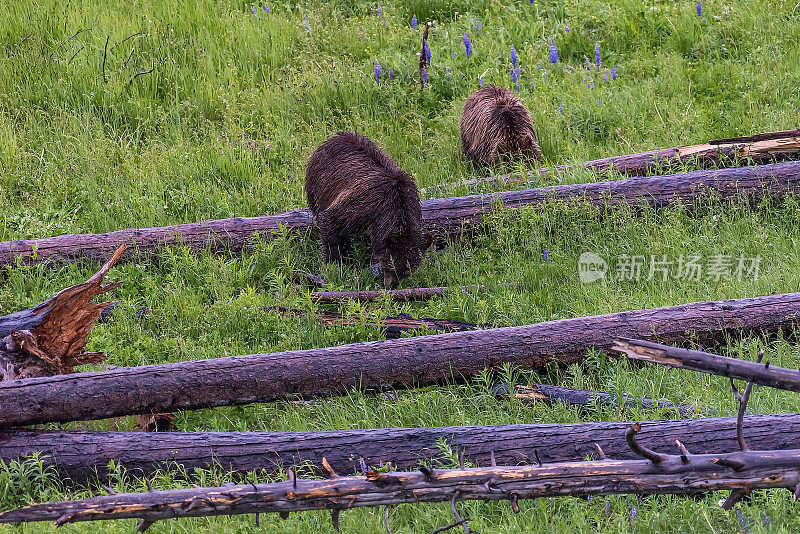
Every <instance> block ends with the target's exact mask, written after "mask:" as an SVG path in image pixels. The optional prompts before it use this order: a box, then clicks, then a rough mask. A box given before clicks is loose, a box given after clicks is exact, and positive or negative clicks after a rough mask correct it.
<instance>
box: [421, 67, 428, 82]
mask: <svg viewBox="0 0 800 534" xmlns="http://www.w3.org/2000/svg"><path fill="white" fill-rule="evenodd" d="M422 83H428V69H422Z"/></svg>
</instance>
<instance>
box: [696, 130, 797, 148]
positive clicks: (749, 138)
mask: <svg viewBox="0 0 800 534" xmlns="http://www.w3.org/2000/svg"><path fill="white" fill-rule="evenodd" d="M798 136H800V129H794V130H782V131H780V132H766V133H760V134H755V135H746V136H742V137H728V138H726V139H714V140H713V141H709V142H708V144H710V145H727V144H731V143H752V142H754V141H769V140H771V139H788V138H792V137H798Z"/></svg>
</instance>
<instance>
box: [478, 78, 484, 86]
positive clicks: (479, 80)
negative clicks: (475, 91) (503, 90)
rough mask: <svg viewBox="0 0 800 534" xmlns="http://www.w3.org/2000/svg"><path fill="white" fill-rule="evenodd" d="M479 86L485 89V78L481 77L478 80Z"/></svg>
mask: <svg viewBox="0 0 800 534" xmlns="http://www.w3.org/2000/svg"><path fill="white" fill-rule="evenodd" d="M478 84H479V85H480V86H481V87H483V76H481V77H480V78H478Z"/></svg>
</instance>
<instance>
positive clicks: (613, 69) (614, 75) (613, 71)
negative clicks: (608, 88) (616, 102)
mask: <svg viewBox="0 0 800 534" xmlns="http://www.w3.org/2000/svg"><path fill="white" fill-rule="evenodd" d="M611 79H612V80H616V79H617V67H611Z"/></svg>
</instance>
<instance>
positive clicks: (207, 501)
mask: <svg viewBox="0 0 800 534" xmlns="http://www.w3.org/2000/svg"><path fill="white" fill-rule="evenodd" d="M640 429H641V426H640V425H639V424H635V425H634V426H633V427H632V428H630V429H629V430H628V432H627V433H626V435H625V437H626V440H627V442H628V445H629V447H630V448H631V450H633V451H634V452H635V453H636V454H638V455H639V456H640V457H641V458H639V459H636V460H619V459H610V458H603V459H600V460H593V461H578V462H560V463H553V464H547V463H545V464H540V465H528V466H505V467H499V466H498V467H495V466H492V467H477V468H464V467H460V468H458V469H431V468H429V467H421V468H420V470H419V471H413V472H404V471H399V472H398V471H391V472H386V473H384V472H378V471H367V472H366V473H364V474H363V475H360V476H338V475H337V474H336V472H335V471H334V470H333V469H329V472H330V475H331V477H330V478H329V479H325V480H309V479H298V478H297V475H296V474H294V473H293V472H291V473H289V480H287V481H285V482H273V483H269V484H246V485H229V486H222V487H214V488H200V487H198V488H185V489H176V490H165V491H164V490H162V491H149V492H146V493H115V494H111V495H105V496H98V497H92V498H89V499H83V500H76V501H61V502H46V503H42V504H34V505H31V506H26V507H23V508H17V509H15V510H9V511H7V512H3V513H0V523H21V522H29V521H55V524H56V526H61V525H64V524H67V523H74V522H78V521H96V520H108V519H126V518H137V519H141V522H140V523H139V527H138V528H139V530H140V531H144V530H146V529H147V528H148V527H149V526H151V525H152V524H153V523H154V522H156V521H159V520H163V519H173V518H176V517H206V516H217V515H225V514H231V515H232V514H245V513H264V512H279V513H283V514H286V513H289V512H300V511H305V510H333V511H334V513H333V515H332V520H333V522H334V528H336V527H337V522H338V521H337V520H338V514H339V512H341V511H342V510H347V509H349V508H353V507H362V506H389V505H392V504H402V503H409V504H416V503H423V502H447V501H450V502H451V504H452V509H453V511H454V514H455V515H456V519H457V520H460V517H459V516H458V512H457V511H456V510H455V502H456V501H458V500H481V501H491V500H509V501H510V502H511V506H512V508H513V509H514V510H515V511H516V510H518V505H517V502H518V500H519V499H535V498H542V497H561V496H572V497H585V496H588V495H619V494H635V495H657V494H675V495H681V494H692V493H697V492H698V491H719V490H733V491H746V492H749V491H751V490H753V489H761V488H785V489H789V490H794V489H795V488H800V472H799V471H798V469H797V466H798V464H800V450H798V449H791V450H783V451H741V452H733V453H724V454H708V453H705V451H703V452H701V453H693V452H689V451H688V450H687V447H686V446H685V445H684V444H683V443H681V442H676V443H673V444H672V447H670V450H678V451H679V454H666V453H659V452H655V451H653V450H650V449H648V448H646V447H643V446H642V445H641V444H639V443H638V441H637V438H636V433H637V431H638V430H640ZM618 439H620V441H621V440H622V437H621V436H620V437H619V438H618ZM323 463H327V462H323ZM463 522H464V521H463V520H460V521H459V523H463ZM457 524H458V523H457Z"/></svg>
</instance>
